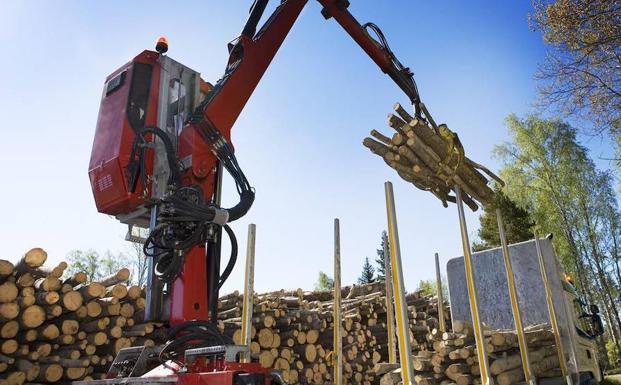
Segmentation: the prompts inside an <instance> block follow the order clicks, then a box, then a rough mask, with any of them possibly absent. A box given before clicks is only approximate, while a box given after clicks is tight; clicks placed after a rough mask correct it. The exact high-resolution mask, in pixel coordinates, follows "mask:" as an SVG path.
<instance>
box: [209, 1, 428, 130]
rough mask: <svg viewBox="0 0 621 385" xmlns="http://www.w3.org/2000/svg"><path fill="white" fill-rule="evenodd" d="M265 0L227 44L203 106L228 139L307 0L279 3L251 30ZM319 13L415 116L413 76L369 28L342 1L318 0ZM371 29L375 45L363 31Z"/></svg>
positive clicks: (256, 3) (259, 3)
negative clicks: (394, 88)
mask: <svg viewBox="0 0 621 385" xmlns="http://www.w3.org/2000/svg"><path fill="white" fill-rule="evenodd" d="M268 1H269V0H256V1H255V3H254V5H253V7H252V9H251V11H250V16H249V18H248V21H247V22H246V25H245V26H244V29H243V31H242V33H241V35H240V37H239V38H237V39H236V40H234V41H233V42H231V43H229V53H230V56H229V61H228V64H227V67H226V71H225V74H224V76H223V77H222V78H221V79H220V80H219V81H218V83H217V84H216V86H215V87H214V90H213V91H212V93H211V94H209V95H208V97H207V99H206V100H205V102H204V104H203V106H202V107H203V115H204V117H205V118H206V119H208V120H209V121H211V123H213V125H214V126H215V127H217V128H218V130H219V131H220V132H221V133H222V134H224V135H225V136H226V137H227V138H228V137H229V133H230V130H231V127H232V126H233V124H234V123H235V121H236V120H237V118H238V116H239V115H240V113H241V111H242V110H243V108H244V106H245V105H246V103H247V102H248V99H249V98H250V96H251V95H252V92H253V91H254V89H255V88H256V86H257V85H258V83H259V81H260V80H261V77H262V76H263V74H264V73H265V71H266V70H267V68H268V67H269V65H270V63H271V61H272V59H273V58H274V56H275V55H276V53H277V52H278V49H279V48H280V46H281V44H282V42H283V41H284V40H285V38H286V37H287V34H288V33H289V31H290V30H291V28H292V27H293V24H294V23H295V21H296V20H297V18H298V16H299V14H300V12H302V9H303V8H304V6H305V5H306V2H307V0H284V1H283V2H282V3H281V4H280V5H279V6H278V7H277V8H276V10H275V11H274V13H273V14H272V15H271V16H270V18H269V19H268V20H267V21H266V22H265V24H264V25H263V26H262V27H261V29H260V30H259V31H258V32H256V27H257V24H258V22H259V20H260V18H261V15H262V14H263V11H264V10H265V7H266V5H267V3H268ZM318 1H319V3H320V4H321V5H322V6H323V7H324V8H323V10H322V14H323V15H324V17H326V18H330V17H333V18H334V19H335V20H336V21H337V22H338V23H339V24H340V25H341V26H342V27H343V29H345V31H346V32H347V33H348V34H349V35H350V36H351V37H352V38H353V39H354V41H356V43H358V45H359V46H360V47H361V48H362V49H363V50H364V51H365V52H366V53H367V54H368V55H369V57H370V58H371V59H372V60H373V61H374V62H375V63H376V64H377V65H378V66H379V67H380V69H381V70H382V71H383V72H384V73H386V74H387V75H388V76H390V78H391V79H393V81H395V83H396V84H397V85H398V86H399V87H400V88H401V89H402V90H403V91H404V92H405V94H406V95H407V96H408V98H409V99H410V101H411V103H412V104H413V105H414V106H415V108H416V110H417V115H418V104H419V102H420V100H419V97H418V92H417V89H416V84H415V83H414V80H413V76H412V72H411V71H410V70H409V69H408V68H405V67H403V66H402V65H401V63H400V62H399V61H398V60H397V58H396V57H395V56H394V54H393V53H392V51H391V50H390V48H389V47H388V45H387V44H386V41H385V39H384V36H383V35H382V33H381V31H380V30H379V28H377V26H375V25H374V24H371V23H368V24H365V25H364V26H363V25H360V23H358V21H357V20H356V19H355V18H354V17H353V16H352V15H351V13H349V11H348V10H347V7H348V6H349V2H348V1H346V0H318ZM367 28H371V29H373V30H374V31H375V33H376V34H377V35H378V38H379V39H380V40H379V41H377V40H375V39H374V38H372V37H371V35H370V34H369V33H368V32H367Z"/></svg>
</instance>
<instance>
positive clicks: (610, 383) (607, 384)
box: [599, 377, 621, 385]
mask: <svg viewBox="0 0 621 385" xmlns="http://www.w3.org/2000/svg"><path fill="white" fill-rule="evenodd" d="M599 385H621V381H619V380H617V379H613V378H610V377H605V378H604V379H603V380H602V382H600V383H599Z"/></svg>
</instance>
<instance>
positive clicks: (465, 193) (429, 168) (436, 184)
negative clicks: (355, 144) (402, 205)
mask: <svg viewBox="0 0 621 385" xmlns="http://www.w3.org/2000/svg"><path fill="white" fill-rule="evenodd" d="M394 110H395V112H396V113H397V114H396V115H394V114H389V115H388V125H389V126H390V127H391V128H393V129H394V130H395V133H394V134H393V135H392V137H387V136H385V135H383V134H381V133H380V132H378V131H376V130H372V131H371V136H372V137H367V138H365V139H364V141H363V142H362V144H363V145H364V146H365V147H367V148H368V149H369V150H370V151H371V152H372V153H374V154H376V155H378V156H380V157H381V158H382V159H384V161H385V162H386V164H388V166H390V167H391V168H393V169H394V170H395V171H396V172H397V174H399V176H400V177H401V178H402V179H404V180H405V181H407V182H410V183H412V184H413V185H414V186H415V187H417V188H419V189H421V190H424V191H429V192H431V193H432V194H433V195H435V196H436V197H437V198H438V199H440V200H441V201H442V204H443V205H444V207H447V205H448V204H447V202H455V196H454V195H450V192H451V190H453V191H454V186H455V185H456V184H457V185H459V187H460V188H461V190H462V197H463V201H464V203H465V204H467V205H468V206H469V207H470V208H471V209H472V210H473V211H476V210H477V209H478V204H477V202H480V203H481V204H483V205H487V204H489V203H491V202H492V201H493V197H494V192H493V191H492V190H491V188H490V187H489V186H488V182H489V180H488V179H494V180H495V181H497V182H498V183H500V184H501V185H504V182H503V181H502V180H501V179H500V178H498V176H496V175H495V174H494V173H492V172H491V171H490V170H488V169H487V168H486V167H484V166H482V165H480V164H478V163H476V162H474V161H472V160H471V159H469V158H468V157H466V156H465V154H464V149H463V146H462V145H461V142H460V140H459V138H458V136H457V134H456V133H454V132H453V131H451V130H450V129H449V128H448V127H447V126H446V125H445V124H441V125H439V126H437V127H436V126H435V123H433V124H430V123H429V122H427V121H425V120H423V119H422V118H421V119H417V118H415V117H412V116H411V115H410V114H409V113H408V112H406V111H405V109H404V108H403V107H402V106H401V105H400V104H399V103H397V104H395V106H394ZM480 171H482V172H483V173H484V174H486V176H484V175H483V173H481V172H480Z"/></svg>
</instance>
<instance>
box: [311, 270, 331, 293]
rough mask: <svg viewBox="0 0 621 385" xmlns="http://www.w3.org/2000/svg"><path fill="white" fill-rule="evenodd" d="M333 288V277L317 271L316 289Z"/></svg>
mask: <svg viewBox="0 0 621 385" xmlns="http://www.w3.org/2000/svg"><path fill="white" fill-rule="evenodd" d="M332 289H334V279H332V278H330V277H328V275H327V274H326V273H324V272H323V271H320V272H319V277H318V278H317V283H315V290H316V291H331V290H332Z"/></svg>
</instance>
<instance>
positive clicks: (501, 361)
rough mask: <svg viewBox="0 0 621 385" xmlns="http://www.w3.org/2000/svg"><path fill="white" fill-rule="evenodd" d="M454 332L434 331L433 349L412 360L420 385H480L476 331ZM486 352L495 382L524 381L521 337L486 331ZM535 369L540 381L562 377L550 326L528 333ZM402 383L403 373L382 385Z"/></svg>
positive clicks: (462, 327)
mask: <svg viewBox="0 0 621 385" xmlns="http://www.w3.org/2000/svg"><path fill="white" fill-rule="evenodd" d="M453 327H454V329H453V331H450V332H444V333H440V332H438V330H437V329H432V330H431V333H430V334H429V335H428V340H429V342H430V344H431V347H432V349H430V350H421V351H419V352H417V353H416V354H415V355H414V356H413V357H412V363H413V368H414V371H415V373H414V381H415V382H416V384H417V385H436V384H438V385H449V384H456V385H470V384H480V383H481V378H480V369H479V364H478V358H477V353H476V347H475V344H474V334H473V329H472V327H471V326H470V325H469V324H467V323H465V322H462V321H455V322H454V323H453ZM484 334H485V340H486V349H487V353H488V360H489V364H490V371H491V375H492V376H493V378H494V382H495V383H496V384H499V385H513V384H517V383H520V382H522V381H523V380H524V372H523V369H522V360H521V356H520V352H519V348H518V340H517V334H516V333H515V331H513V330H495V331H491V330H485V331H484ZM526 339H527V343H528V345H529V353H530V361H531V368H532V370H533V372H534V374H535V375H536V376H537V377H538V378H543V377H556V376H559V375H560V373H559V361H558V355H557V351H556V348H555V346H554V335H553V334H552V331H551V329H550V328H549V327H548V325H537V326H533V327H530V328H528V329H527V330H526ZM400 381H401V372H400V370H393V371H391V372H389V373H387V374H385V375H384V376H383V377H382V379H381V382H380V383H381V384H382V385H396V384H398V383H399V382H400Z"/></svg>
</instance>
